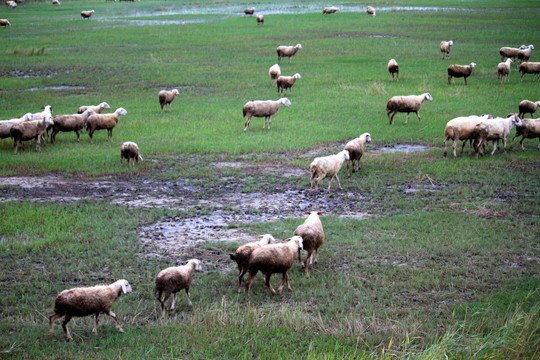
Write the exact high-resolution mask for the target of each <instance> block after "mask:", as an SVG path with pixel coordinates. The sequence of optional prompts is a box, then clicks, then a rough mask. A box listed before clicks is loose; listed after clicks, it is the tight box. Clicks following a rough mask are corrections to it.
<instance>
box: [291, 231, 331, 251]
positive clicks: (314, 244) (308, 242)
mask: <svg viewBox="0 0 540 360" xmlns="http://www.w3.org/2000/svg"><path fill="white" fill-rule="evenodd" d="M312 225H313V224H312ZM312 225H311V226H310V225H306V224H302V225H300V226H298V227H297V228H296V230H295V231H294V235H298V236H300V237H302V244H303V247H304V250H310V251H311V250H314V249H317V248H319V246H321V245H322V243H323V242H324V232H323V230H322V227H320V228H318V227H314V226H312Z"/></svg>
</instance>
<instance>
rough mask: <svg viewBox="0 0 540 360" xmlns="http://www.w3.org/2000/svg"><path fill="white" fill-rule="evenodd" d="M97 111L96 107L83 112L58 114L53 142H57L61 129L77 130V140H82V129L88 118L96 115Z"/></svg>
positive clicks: (54, 126) (55, 118) (52, 135)
mask: <svg viewBox="0 0 540 360" xmlns="http://www.w3.org/2000/svg"><path fill="white" fill-rule="evenodd" d="M95 113H96V112H95V111H94V109H92V108H88V109H86V111H84V112H83V113H82V114H72V115H56V116H55V117H54V118H53V126H52V129H53V130H52V134H51V143H54V142H56V134H58V133H59V132H60V131H62V132H68V131H75V133H76V134H77V142H80V134H81V130H82V129H83V128H84V125H85V124H86V120H87V119H88V117H89V116H91V115H94V114H95Z"/></svg>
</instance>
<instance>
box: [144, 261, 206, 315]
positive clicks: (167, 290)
mask: <svg viewBox="0 0 540 360" xmlns="http://www.w3.org/2000/svg"><path fill="white" fill-rule="evenodd" d="M183 264H184V265H182V266H171V267H169V268H166V269H165V270H161V271H160V272H159V274H158V275H157V276H156V289H155V290H154V294H155V295H156V297H157V299H158V301H159V302H160V303H161V315H162V316H163V315H164V312H165V302H166V301H167V299H168V298H169V296H171V294H173V301H172V304H171V311H172V310H174V305H175V304H176V293H177V292H179V291H180V290H182V289H185V290H186V295H187V299H188V304H189V306H192V305H193V304H192V303H191V299H190V297H189V288H190V287H191V281H192V280H193V271H194V270H197V271H202V265H201V261H200V260H198V259H191V260H189V261H184V262H183Z"/></svg>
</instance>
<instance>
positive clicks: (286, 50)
mask: <svg viewBox="0 0 540 360" xmlns="http://www.w3.org/2000/svg"><path fill="white" fill-rule="evenodd" d="M301 48H302V44H296V45H295V46H285V45H280V46H278V47H277V49H276V51H277V56H278V64H280V65H281V58H282V57H288V58H289V64H290V63H291V58H292V57H293V56H294V55H295V54H296V52H297V51H298V50H300V49H301Z"/></svg>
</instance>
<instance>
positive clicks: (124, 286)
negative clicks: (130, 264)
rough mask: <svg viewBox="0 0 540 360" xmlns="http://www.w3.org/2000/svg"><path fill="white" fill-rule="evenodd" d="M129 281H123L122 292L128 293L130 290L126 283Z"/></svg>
mask: <svg viewBox="0 0 540 360" xmlns="http://www.w3.org/2000/svg"><path fill="white" fill-rule="evenodd" d="M126 283H127V281H122V282H121V283H120V284H121V285H122V292H123V293H124V294H127V292H128V288H127V285H126Z"/></svg>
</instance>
